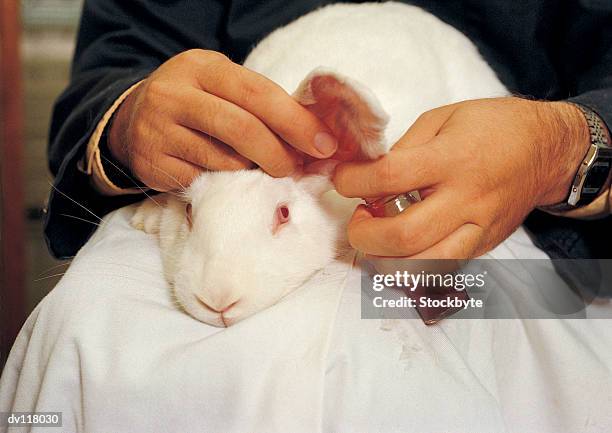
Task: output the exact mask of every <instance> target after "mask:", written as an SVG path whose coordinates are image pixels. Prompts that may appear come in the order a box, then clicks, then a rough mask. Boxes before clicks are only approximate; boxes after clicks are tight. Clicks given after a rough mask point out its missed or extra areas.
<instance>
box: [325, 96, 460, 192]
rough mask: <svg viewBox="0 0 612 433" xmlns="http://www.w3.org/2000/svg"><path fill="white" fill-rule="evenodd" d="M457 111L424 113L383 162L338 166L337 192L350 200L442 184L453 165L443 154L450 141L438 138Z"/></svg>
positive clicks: (449, 108)
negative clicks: (445, 145)
mask: <svg viewBox="0 0 612 433" xmlns="http://www.w3.org/2000/svg"><path fill="white" fill-rule="evenodd" d="M456 109H457V104H453V105H446V106H444V107H440V108H436V109H435V110H431V111H428V112H426V113H423V114H422V115H421V116H419V118H418V119H417V120H416V121H415V122H414V123H413V124H412V126H410V128H409V129H408V130H407V131H406V133H405V134H404V135H403V136H402V138H400V139H399V140H398V141H397V143H395V145H394V146H393V148H392V149H391V151H390V152H389V154H388V155H386V156H384V157H383V158H380V159H378V160H376V161H366V162H353V163H345V164H341V165H340V166H338V168H337V169H336V174H335V176H334V184H335V186H336V190H337V191H338V192H339V193H340V194H342V195H344V196H346V197H362V198H374V197H381V196H385V195H391V194H400V193H402V192H406V191H412V190H423V189H424V188H427V187H430V186H432V185H435V184H436V183H438V182H439V181H440V180H442V178H443V176H444V174H445V172H446V171H447V170H448V168H449V164H450V161H449V159H448V156H447V154H446V152H444V151H441V148H443V146H441V145H442V144H443V142H444V141H445V140H446V139H445V138H441V137H437V135H438V133H439V132H440V129H441V128H442V126H443V125H444V124H445V123H446V121H447V120H448V119H449V117H450V116H451V115H452V113H453V112H454V111H455V110H456Z"/></svg>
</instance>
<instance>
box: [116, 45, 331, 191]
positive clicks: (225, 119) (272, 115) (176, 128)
mask: <svg viewBox="0 0 612 433" xmlns="http://www.w3.org/2000/svg"><path fill="white" fill-rule="evenodd" d="M108 146H109V148H110V151H111V154H112V155H113V156H114V157H115V158H116V159H117V160H118V161H120V162H121V163H122V164H123V165H124V166H126V167H128V168H129V169H130V171H131V172H132V173H133V174H134V175H135V176H136V177H137V178H138V179H139V180H140V181H142V182H143V183H144V184H146V185H147V186H149V187H151V188H153V189H156V190H159V191H168V190H174V189H177V188H178V187H179V186H180V185H184V186H187V185H189V184H190V183H191V181H192V180H193V178H194V177H195V176H197V175H198V174H199V173H200V172H201V171H202V170H206V169H209V170H237V169H242V168H249V167H252V166H254V165H255V164H257V165H259V166H260V167H261V168H262V169H263V170H265V171H266V172H268V173H269V174H270V175H272V176H286V175H288V174H290V173H292V172H293V171H295V170H296V169H297V167H299V165H300V164H301V163H302V159H303V157H302V155H300V154H299V152H303V153H305V154H307V155H310V156H312V157H315V158H324V157H328V156H331V155H332V154H333V153H334V152H335V150H336V147H337V142H336V140H335V139H334V138H333V137H332V136H331V134H330V131H329V129H328V128H327V126H326V125H325V124H324V123H323V122H322V121H321V120H319V119H318V118H317V117H316V116H315V115H314V114H312V113H310V112H309V111H308V110H306V109H305V108H304V107H302V106H301V105H300V104H298V103H297V102H296V101H295V100H294V99H293V98H292V97H291V96H290V95H288V94H287V93H286V92H285V91H284V90H283V89H282V88H281V87H279V86H278V85H277V84H275V83H273V82H272V81H270V80H269V79H267V78H265V77H264V76H262V75H260V74H258V73H256V72H253V71H250V70H248V69H246V68H244V67H242V66H240V65H237V64H235V63H233V62H231V61H230V60H229V59H228V58H227V57H225V56H224V55H222V54H220V53H217V52H214V51H205V50H190V51H186V52H184V53H181V54H178V55H177V56H175V57H173V58H171V59H170V60H168V61H167V62H166V63H164V64H163V65H161V66H160V67H159V68H158V69H157V70H156V71H155V72H153V73H152V74H151V75H150V76H149V77H148V78H147V79H146V80H145V81H144V82H143V83H142V84H141V85H139V86H138V87H137V88H136V89H135V90H134V92H132V93H131V94H130V95H129V96H128V97H127V98H126V100H125V101H124V102H123V103H122V104H121V106H120V108H119V109H118V111H117V112H116V114H115V116H114V119H113V122H112V125H111V127H110V131H109V137H108ZM179 184H180V185H179Z"/></svg>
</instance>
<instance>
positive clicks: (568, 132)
mask: <svg viewBox="0 0 612 433" xmlns="http://www.w3.org/2000/svg"><path fill="white" fill-rule="evenodd" d="M540 104H543V105H542V107H541V109H542V110H541V111H543V113H541V116H540V121H541V122H542V123H543V125H542V126H543V127H542V128H541V131H542V132H543V133H544V135H545V136H544V137H543V139H542V141H541V142H545V143H547V144H548V145H547V146H544V148H543V152H542V153H541V154H540V159H541V161H542V164H541V167H542V168H543V170H542V171H543V172H544V173H543V174H542V175H543V178H544V179H545V181H544V182H543V183H542V185H543V188H542V191H541V195H540V197H539V200H538V203H537V205H538V206H549V205H553V204H557V203H560V202H563V201H564V200H566V199H567V196H568V194H569V192H570V189H571V186H572V183H573V181H574V177H575V176H576V173H577V171H578V168H579V167H580V164H581V163H582V161H583V159H584V157H585V155H586V153H587V152H588V150H589V148H590V145H591V140H590V135H589V127H588V124H587V122H586V120H585V118H584V115H583V114H582V112H581V111H580V110H579V109H578V107H576V106H574V105H573V104H571V103H567V102H542V103H540Z"/></svg>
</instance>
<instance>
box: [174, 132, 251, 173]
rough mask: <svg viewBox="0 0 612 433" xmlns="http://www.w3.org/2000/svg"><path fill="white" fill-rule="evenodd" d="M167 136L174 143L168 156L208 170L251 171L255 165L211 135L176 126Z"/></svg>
mask: <svg viewBox="0 0 612 433" xmlns="http://www.w3.org/2000/svg"><path fill="white" fill-rule="evenodd" d="M173 129H174V130H173V131H172V132H169V133H168V135H167V139H168V140H170V139H171V140H172V141H173V146H172V147H170V148H169V149H168V154H169V155H170V156H174V157H176V158H179V159H182V160H184V161H187V162H190V163H192V164H194V165H197V166H199V167H202V168H206V169H208V170H215V171H233V170H242V169H249V168H253V167H254V165H255V164H254V163H253V162H252V161H250V160H249V159H247V158H245V157H244V156H242V155H240V154H239V153H237V152H236V151H235V150H234V149H232V148H231V147H229V146H227V145H226V144H225V143H222V142H220V141H219V140H217V139H216V138H214V137H211V136H210V135H207V134H204V133H202V132H200V131H196V130H194V129H190V128H186V127H183V126H180V125H176V127H175V128H173Z"/></svg>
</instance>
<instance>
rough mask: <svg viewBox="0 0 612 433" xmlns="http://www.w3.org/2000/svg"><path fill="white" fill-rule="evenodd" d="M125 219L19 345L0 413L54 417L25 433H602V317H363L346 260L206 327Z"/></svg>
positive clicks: (47, 303) (520, 242)
mask: <svg viewBox="0 0 612 433" xmlns="http://www.w3.org/2000/svg"><path fill="white" fill-rule="evenodd" d="M131 213H132V208H125V209H121V210H119V211H117V212H114V213H113V214H111V215H109V216H108V217H107V218H106V219H105V222H104V224H103V226H102V227H101V228H100V229H99V230H98V231H97V232H96V234H95V235H94V237H93V238H92V239H91V240H90V241H89V242H88V243H87V245H86V246H85V247H84V248H83V249H82V250H81V252H80V253H79V254H78V256H77V257H76V258H75V259H74V261H73V263H72V264H71V266H70V268H69V270H68V272H67V273H66V275H65V276H64V277H63V278H62V280H61V281H60V283H59V284H58V285H57V287H55V289H54V290H53V291H52V292H51V293H50V294H49V295H48V296H47V297H46V298H45V299H44V300H43V301H42V302H41V303H40V305H38V307H37V308H36V309H35V311H34V312H33V313H32V314H31V316H30V317H29V319H28V321H27V323H26V324H25V325H24V327H23V329H22V331H21V333H20V335H19V337H18V339H17V341H16V342H15V345H14V347H13V349H12V352H11V355H10V357H9V360H8V362H7V365H6V367H5V369H4V371H3V374H2V378H1V380H0V412H3V411H4V412H6V411H60V412H62V413H63V427H62V428H48V427H45V428H39V429H32V430H31V431H40V432H52V431H61V432H65V433H69V432H86V433H96V432H101V433H102V432H104V433H107V432H115V433H119V432H130V433H134V432H200V431H202V432H247V431H248V432H260V431H265V432H276V431H278V432H395V431H397V432H399V431H403V432H405V431H414V432H419V433H423V432H470V433H476V432H487V433H492V432H517V433H518V432H520V433H530V432H534V433H535V432H537V433H543V432H554V433H561V432H572V433H575V432H584V433H587V432H593V433H594V432H609V431H612V411H611V410H610V408H612V374H611V370H612V321H610V320H605V319H598V320H595V319H590V320H446V321H443V322H442V323H441V324H440V325H437V326H432V327H426V326H424V325H423V323H422V322H420V321H417V320H380V319H371V320H365V319H361V318H360V302H361V297H360V284H359V275H360V273H359V270H358V269H357V268H354V267H352V265H351V263H350V260H347V261H346V262H342V261H337V262H335V263H333V264H331V265H330V266H329V267H328V268H326V269H325V270H323V271H321V272H320V273H319V274H318V275H317V276H315V277H314V278H313V279H312V280H311V281H309V282H308V283H307V284H306V285H305V286H304V287H302V288H301V289H299V290H298V291H297V292H295V293H294V294H292V295H290V296H289V297H287V298H286V299H284V300H283V301H282V302H281V303H279V304H277V305H275V306H274V307H272V308H270V309H268V310H266V311H263V312H261V313H259V314H257V315H255V316H253V317H251V318H249V319H247V320H245V321H243V322H240V323H238V324H237V325H235V326H233V327H231V328H228V329H219V328H214V327H211V326H208V325H206V324H203V323H200V322H198V321H196V320H194V319H192V318H191V317H189V316H187V315H186V314H184V313H182V312H181V311H179V310H178V309H177V308H176V307H175V305H173V301H172V299H171V297H170V295H169V290H168V287H167V284H166V283H165V281H164V279H163V276H162V273H161V264H160V258H159V253H158V250H157V248H156V245H155V240H154V239H152V238H151V237H149V236H147V235H146V234H144V233H142V232H139V231H136V230H134V229H132V228H131V227H130V226H129V218H130V216H131ZM512 254H521V256H522V257H525V256H526V255H527V256H529V255H531V256H533V257H543V256H542V253H541V252H539V251H537V249H535V247H533V245H532V244H531V242H530V241H529V240H528V238H527V237H526V235H525V233H524V232H523V231H521V230H519V231H518V232H517V233H515V234H514V235H513V236H512V237H511V238H510V239H509V240H507V241H506V242H505V243H504V244H503V245H502V246H501V247H500V248H498V249H497V250H495V252H493V256H495V255H497V256H498V257H506V256H508V257H510V256H512ZM549 271H550V272H551V273H553V274H554V270H553V269H552V266H551V267H550V269H549ZM600 308H610V307H607V306H602V307H600ZM5 428H6V427H0V431H6V430H3V429H5ZM22 430H23V431H29V430H28V429H25V428H24V429H22ZM8 431H10V432H13V431H20V430H19V429H17V428H11V429H10V430H8Z"/></svg>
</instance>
